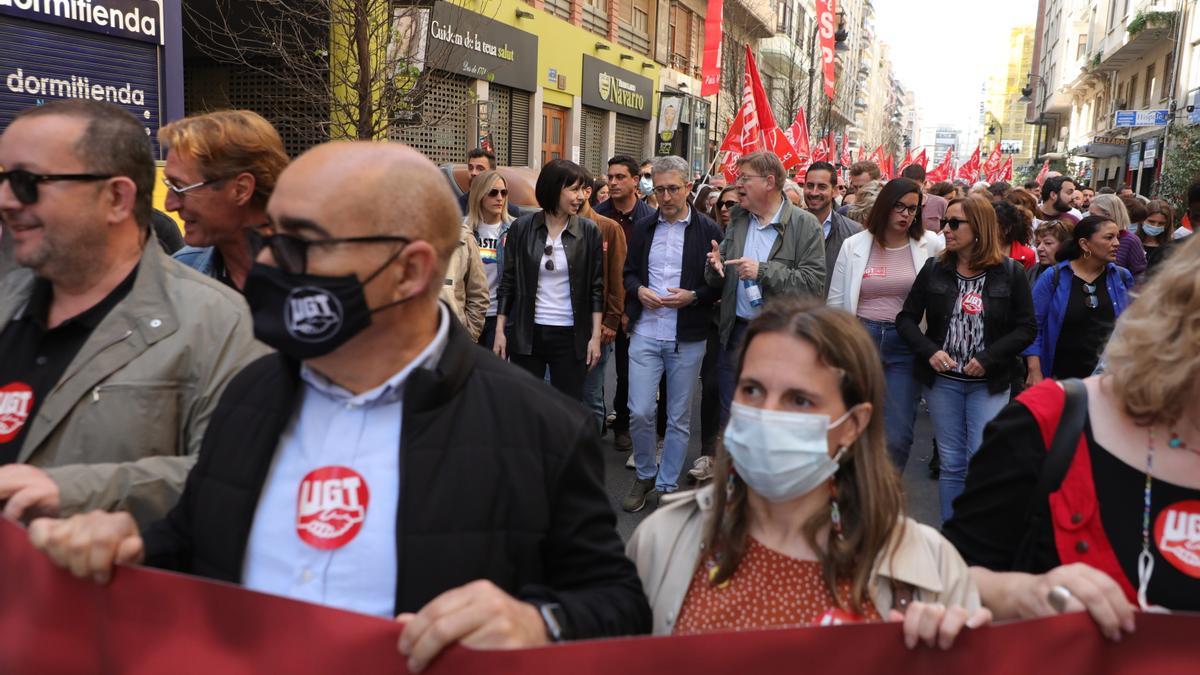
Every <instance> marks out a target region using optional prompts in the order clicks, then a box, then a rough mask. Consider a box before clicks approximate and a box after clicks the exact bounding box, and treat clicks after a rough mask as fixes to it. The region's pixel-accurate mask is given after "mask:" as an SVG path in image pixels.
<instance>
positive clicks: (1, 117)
mask: <svg viewBox="0 0 1200 675" xmlns="http://www.w3.org/2000/svg"><path fill="white" fill-rule="evenodd" d="M64 98H80V99H87V100H93V101H107V102H108V103H113V104H115V105H119V106H121V107H122V108H124V109H126V110H128V111H129V112H131V113H133V115H134V117H137V118H138V120H139V121H140V122H141V123H142V124H143V125H145V128H146V135H148V136H149V137H150V140H151V143H152V144H153V145H154V153H155V156H157V155H158V138H157V134H158V126H159V119H160V115H161V112H162V111H161V110H160V109H159V73H158V47H157V46H155V45H153V44H150V43H146V42H137V41H135V40H125V39H122V38H119V37H113V36H109V35H101V34H99V33H89V32H84V31H78V30H72V29H70V28H63V27H60V26H52V25H49V24H44V23H39V22H35V21H27V20H25V19H18V18H15V17H7V16H6V17H3V18H2V19H0V131H2V130H3V129H4V128H5V127H7V126H8V123H9V122H10V121H11V120H12V118H13V117H14V116H15V115H16V114H17V113H18V112H20V111H22V110H24V109H26V108H32V107H34V106H36V105H41V104H42V103H44V102H45V101H49V100H54V99H64Z"/></svg>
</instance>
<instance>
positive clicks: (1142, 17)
mask: <svg viewBox="0 0 1200 675" xmlns="http://www.w3.org/2000/svg"><path fill="white" fill-rule="evenodd" d="M1159 7H1160V3H1157V2H1152V1H1147V0H1143V2H1142V3H1140V5H1139V7H1138V9H1137V10H1131V11H1130V12H1129V14H1128V15H1127V16H1126V17H1125V25H1124V26H1115V27H1113V29H1112V30H1111V31H1109V34H1108V37H1107V38H1106V39H1105V40H1104V42H1103V43H1101V49H1102V51H1101V52H1100V53H1099V57H1100V58H1099V63H1098V64H1094V69H1095V70H1104V71H1108V70H1121V69H1122V68H1125V67H1126V66H1129V65H1132V64H1134V63H1136V62H1137V61H1139V60H1141V59H1142V58H1143V57H1144V56H1145V55H1146V54H1147V53H1148V52H1150V51H1152V50H1154V49H1156V48H1158V47H1159V46H1161V45H1162V44H1163V42H1164V41H1168V40H1171V38H1172V32H1173V31H1174V30H1175V22H1176V21H1178V17H1179V13H1178V12H1175V11H1170V10H1160V9H1159Z"/></svg>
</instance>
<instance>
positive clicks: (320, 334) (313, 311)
mask: <svg viewBox="0 0 1200 675" xmlns="http://www.w3.org/2000/svg"><path fill="white" fill-rule="evenodd" d="M283 319H284V323H285V325H286V326H287V330H288V333H290V334H291V336H292V337H294V338H296V339H297V340H301V341H303V342H320V341H321V340H324V339H325V338H327V337H329V336H331V335H333V334H334V333H336V332H337V331H338V329H339V328H341V325H342V303H341V302H340V301H339V300H338V299H337V298H336V297H334V296H332V295H330V294H329V293H327V292H325V291H323V290H321V289H319V288H314V287H312V286H302V287H300V288H297V289H295V290H293V291H292V292H291V293H289V294H288V299H287V305H286V306H285V307H284V317H283Z"/></svg>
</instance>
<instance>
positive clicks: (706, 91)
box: [700, 0, 725, 96]
mask: <svg viewBox="0 0 1200 675" xmlns="http://www.w3.org/2000/svg"><path fill="white" fill-rule="evenodd" d="M724 9H725V0H708V12H707V13H706V14H705V17H704V65H703V66H702V67H701V69H700V77H701V78H702V79H703V83H702V84H701V85H700V95H701V96H712V95H713V94H715V93H717V91H719V90H720V89H721V33H722V25H721V24H722V14H723V13H724Z"/></svg>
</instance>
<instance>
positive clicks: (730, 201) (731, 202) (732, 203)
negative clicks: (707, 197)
mask: <svg viewBox="0 0 1200 675" xmlns="http://www.w3.org/2000/svg"><path fill="white" fill-rule="evenodd" d="M720 204H721V206H724V207H725V208H727V209H732V208H733V207H735V206H739V205H740V204H741V202H739V201H737V200H735V199H727V200H725V201H723V202H720Z"/></svg>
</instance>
